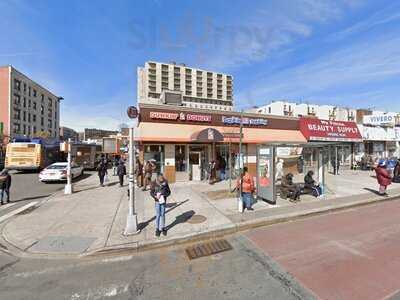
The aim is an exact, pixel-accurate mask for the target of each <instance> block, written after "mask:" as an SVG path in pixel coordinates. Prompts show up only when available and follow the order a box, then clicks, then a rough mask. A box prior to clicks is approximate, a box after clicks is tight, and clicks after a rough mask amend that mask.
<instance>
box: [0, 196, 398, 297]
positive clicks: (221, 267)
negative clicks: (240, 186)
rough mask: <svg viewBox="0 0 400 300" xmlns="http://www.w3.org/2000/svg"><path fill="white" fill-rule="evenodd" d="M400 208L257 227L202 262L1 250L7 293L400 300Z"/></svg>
mask: <svg viewBox="0 0 400 300" xmlns="http://www.w3.org/2000/svg"><path fill="white" fill-rule="evenodd" d="M399 214H400V202H399V201H396V200H395V201H389V202H385V203H379V204H374V205H369V206H363V207H357V208H353V209H349V210H346V211H341V212H336V213H329V214H324V215H320V216H316V217H310V218H306V219H303V220H299V221H295V222H288V223H282V224H277V225H272V226H268V227H263V228H259V229H254V230H250V231H248V232H245V233H243V234H237V235H234V236H231V237H228V238H227V240H228V242H230V243H231V245H232V247H233V249H232V250H230V251H226V252H222V253H219V254H215V255H212V256H206V257H202V258H197V259H194V260H190V259H189V258H188V256H187V255H186V252H185V248H186V247H187V245H182V246H179V247H174V248H162V249H159V250H153V251H148V252H142V253H139V254H136V253H133V252H129V251H126V252H124V253H122V254H119V255H115V256H111V255H109V256H97V257H94V258H81V259H69V260H54V259H53V260H46V259H38V258H35V259H29V258H14V257H11V256H9V255H6V254H3V255H1V257H0V285H1V287H2V289H1V291H0V298H2V299H27V298H29V299H174V298H176V299H178V298H179V299H212V298H214V299H314V298H315V299H367V300H368V299H398V296H399V295H398V294H399V289H398V286H399V285H400V279H399V276H398V275H399V273H400V261H399V259H398V253H399V251H400V243H399V238H398V236H399V233H400V226H399V225H398V216H399ZM94 274H96V275H95V276H94Z"/></svg>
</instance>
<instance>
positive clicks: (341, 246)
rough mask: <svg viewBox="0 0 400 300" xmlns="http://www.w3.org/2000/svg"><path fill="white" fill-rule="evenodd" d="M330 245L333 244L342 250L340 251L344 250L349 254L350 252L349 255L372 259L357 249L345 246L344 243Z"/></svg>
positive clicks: (334, 242) (332, 242)
mask: <svg viewBox="0 0 400 300" xmlns="http://www.w3.org/2000/svg"><path fill="white" fill-rule="evenodd" d="M329 243H330V244H333V245H335V246H337V247H338V248H340V249H342V250H344V251H347V252H349V253H351V254H353V255H355V256H361V257H365V258H369V259H371V257H370V256H368V255H366V254H365V253H363V252H361V251H358V250H357V249H355V248H353V247H350V246H347V245H345V244H343V243H341V242H339V241H330V242H329Z"/></svg>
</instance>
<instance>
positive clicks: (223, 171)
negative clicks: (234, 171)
mask: <svg viewBox="0 0 400 300" xmlns="http://www.w3.org/2000/svg"><path fill="white" fill-rule="evenodd" d="M219 177H220V179H221V180H225V169H224V170H220V171H219Z"/></svg>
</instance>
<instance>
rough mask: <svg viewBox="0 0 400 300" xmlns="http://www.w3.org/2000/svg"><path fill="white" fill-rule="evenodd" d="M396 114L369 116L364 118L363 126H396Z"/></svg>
mask: <svg viewBox="0 0 400 300" xmlns="http://www.w3.org/2000/svg"><path fill="white" fill-rule="evenodd" d="M396 117H397V116H396V114H394V113H387V114H375V115H367V116H364V117H363V124H365V125H375V126H384V125H386V126H394V125H395V124H396Z"/></svg>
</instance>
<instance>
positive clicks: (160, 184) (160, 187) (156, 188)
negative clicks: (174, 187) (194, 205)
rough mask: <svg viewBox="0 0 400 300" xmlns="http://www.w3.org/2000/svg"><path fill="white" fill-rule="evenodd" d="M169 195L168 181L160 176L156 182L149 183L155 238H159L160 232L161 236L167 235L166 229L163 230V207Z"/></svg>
mask: <svg viewBox="0 0 400 300" xmlns="http://www.w3.org/2000/svg"><path fill="white" fill-rule="evenodd" d="M170 194H171V190H170V188H169V185H168V181H167V180H166V179H165V178H164V176H163V175H162V174H160V175H158V178H157V181H153V182H152V183H151V189H150V195H151V196H152V197H153V199H154V201H155V209H156V236H160V234H161V232H162V233H163V235H167V229H166V228H165V206H166V203H167V198H168V197H169V195H170Z"/></svg>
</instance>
